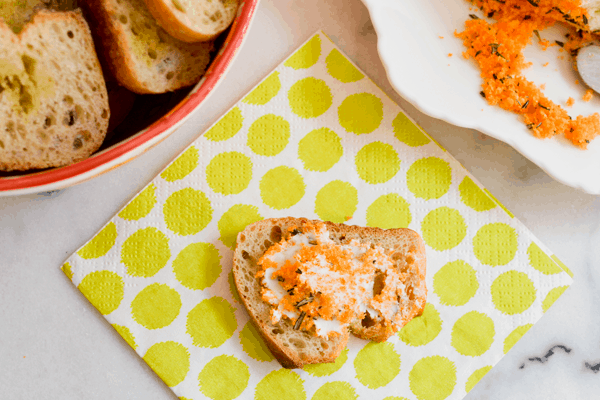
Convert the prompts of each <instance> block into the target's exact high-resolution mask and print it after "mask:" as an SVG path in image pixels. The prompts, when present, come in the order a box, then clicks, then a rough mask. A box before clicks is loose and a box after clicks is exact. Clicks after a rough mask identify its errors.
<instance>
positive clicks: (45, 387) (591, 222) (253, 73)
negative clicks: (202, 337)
mask: <svg viewBox="0 0 600 400" xmlns="http://www.w3.org/2000/svg"><path fill="white" fill-rule="evenodd" d="M318 29H323V30H324V32H325V33H327V34H328V35H329V36H330V37H331V38H332V40H333V41H334V42H335V43H336V44H337V45H339V46H340V47H341V48H342V49H343V50H344V51H345V53H346V54H347V55H348V56H349V57H350V58H352V59H353V60H354V61H355V62H356V63H357V64H358V65H359V66H360V67H361V68H362V69H363V70H365V71H366V72H367V74H368V75H369V76H370V77H371V78H372V79H373V80H374V81H375V82H376V83H377V84H378V85H379V86H380V87H381V88H382V89H383V90H384V91H385V92H386V93H388V94H389V95H390V96H391V97H392V98H393V99H394V100H395V101H397V102H398V103H399V104H400V105H401V106H402V107H403V108H404V109H405V110H406V111H407V113H408V114H409V115H410V116H411V117H413V118H414V119H415V120H416V121H417V122H418V123H419V124H420V125H421V126H422V127H423V128H424V129H425V130H426V131H427V132H429V133H430V134H431V135H432V136H433V137H434V138H435V139H436V140H437V141H439V142H440V143H441V144H442V145H443V146H444V147H445V148H446V149H447V150H448V151H449V152H450V153H451V154H453V155H454V156H455V157H456V158H457V159H458V161H460V162H461V163H462V164H463V165H464V166H465V167H466V168H467V169H468V170H469V171H471V173H473V175H475V176H476V177H477V178H478V179H479V180H480V181H481V182H482V183H483V184H484V185H485V186H486V187H487V188H488V189H489V190H490V191H491V192H492V193H493V194H494V195H495V196H496V197H497V198H498V199H499V200H500V201H501V202H503V203H504V204H505V205H506V206H507V207H508V208H509V209H510V210H511V211H512V212H513V213H514V214H515V215H516V216H517V217H518V218H519V219H521V221H523V223H524V224H525V225H526V226H527V227H528V228H529V229H530V230H531V231H533V233H534V234H535V235H536V236H537V237H538V238H539V239H540V240H541V241H542V242H543V243H544V244H546V245H547V246H548V247H549V248H550V249H551V250H552V251H553V252H554V253H555V254H556V255H557V256H558V257H559V258H560V259H561V260H562V261H563V262H564V263H565V264H567V265H568V266H569V268H570V269H571V270H572V271H573V272H574V273H575V282H574V284H573V285H572V287H571V289H570V290H568V291H567V292H566V293H565V294H564V295H563V297H561V299H560V301H559V302H557V304H555V305H554V306H553V307H552V309H551V310H550V311H549V312H548V313H547V314H546V315H545V316H544V317H543V318H542V319H541V320H540V321H539V322H538V323H537V324H536V325H535V326H534V327H533V328H532V329H531V330H530V332H529V333H528V334H527V335H526V336H525V337H524V338H523V340H521V341H520V342H518V344H517V345H515V346H514V347H513V349H512V350H511V351H510V352H509V354H508V355H507V356H505V357H504V358H503V359H502V360H501V361H500V362H499V363H498V364H497V365H496V367H495V368H494V369H493V370H492V371H491V372H490V373H488V374H487V375H486V376H485V378H484V379H483V380H482V381H481V382H480V383H479V385H477V386H476V387H475V389H473V390H472V391H471V392H470V393H469V395H468V396H467V397H466V399H470V400H474V399H528V400H533V399H584V398H585V399H592V398H599V397H600V394H598V393H600V390H599V389H600V374H598V371H600V335H598V332H600V312H598V311H599V310H598V308H599V306H600V290H598V289H600V271H597V270H596V268H598V270H600V232H599V228H600V197H595V196H591V195H587V194H584V193H582V192H579V191H577V190H575V189H572V188H569V187H567V186H564V185H562V184H560V183H558V182H555V181H553V180H552V178H550V177H549V176H548V175H546V174H545V173H544V172H543V171H542V170H540V169H539V168H538V167H537V166H535V165H534V164H533V163H531V162H530V161H528V160H527V159H525V158H524V157H523V156H521V155H520V154H519V153H518V152H517V151H515V150H514V149H512V148H511V147H509V146H508V145H506V144H504V143H502V142H499V141H497V140H495V139H492V138H489V137H487V136H484V135H482V134H480V133H478V132H476V131H473V130H468V129H462V128H457V127H454V126H451V125H449V124H447V123H445V122H442V121H439V120H435V119H433V118H430V117H428V116H426V115H424V114H422V113H420V112H419V111H417V110H416V109H415V108H414V107H413V106H411V105H410V104H409V103H408V102H406V101H404V100H403V99H402V98H401V97H400V96H398V95H397V94H396V93H395V92H394V91H393V89H392V88H391V86H390V84H389V83H388V81H387V78H386V75H385V71H384V68H383V66H382V64H381V62H380V61H379V58H378V56H377V49H376V44H377V36H376V33H375V31H374V29H373V26H372V24H371V22H370V20H369V15H368V12H367V10H366V8H365V7H364V6H363V5H362V3H361V2H360V1H359V0H326V1H319V0H305V1H302V2H300V1H293V0H262V3H261V4H260V6H259V8H258V11H257V15H256V20H255V21H254V24H253V26H252V27H251V28H250V31H249V34H248V38H247V41H246V43H245V45H244V47H243V48H242V49H241V50H240V54H239V56H238V58H237V60H236V61H235V62H234V64H233V66H232V68H231V70H230V72H229V74H228V75H227V77H226V78H225V80H224V81H223V82H222V83H221V85H220V87H219V88H218V90H217V91H216V92H215V93H214V94H213V96H212V97H211V99H210V101H209V102H207V103H206V104H204V105H202V106H201V107H200V108H199V109H197V110H196V111H195V112H194V114H193V116H192V117H191V118H190V120H189V121H187V123H186V124H185V125H184V126H183V127H181V128H180V129H179V130H178V131H177V132H176V133H175V134H173V135H172V136H171V137H169V138H168V139H167V140H165V141H164V142H162V143H160V144H159V145H158V146H156V147H155V148H153V149H152V150H150V151H148V152H147V153H145V154H143V155H142V156H141V157H139V158H137V159H136V160H134V161H132V162H130V163H128V164H126V165H124V166H122V167H120V168H118V169H116V170H113V171H111V172H109V173H107V174H105V175H103V176H100V177H98V178H95V179H94V180H92V181H89V182H86V183H83V184H81V185H79V186H76V187H72V188H69V189H65V190H62V191H60V192H58V193H53V194H50V195H30V196H22V197H14V198H0V302H1V304H2V306H1V307H0V388H1V390H2V394H1V395H0V397H1V398H6V399H32V398H36V399H115V400H117V399H174V398H175V396H174V395H173V393H172V392H171V391H170V390H169V388H168V387H167V386H166V385H165V384H164V383H163V382H162V381H161V380H160V379H159V378H158V377H157V376H156V375H155V374H154V373H153V372H152V371H151V370H150V368H149V367H148V366H147V365H146V364H145V363H144V362H143V361H142V359H141V358H139V357H138V356H137V354H136V353H135V352H134V351H133V350H131V348H129V346H128V345H127V344H126V343H125V341H123V340H122V339H121V337H120V336H118V334H117V333H116V332H115V331H114V330H113V329H112V328H111V327H110V326H109V325H108V324H107V323H106V321H105V319H104V318H103V317H102V316H101V315H100V314H99V313H98V312H97V311H96V310H95V309H94V308H93V307H92V306H91V305H90V304H89V303H88V302H86V301H84V300H83V298H82V296H81V294H80V293H79V292H78V291H77V289H76V288H75V287H74V286H73V285H72V284H71V282H69V280H68V279H66V278H65V276H64V275H63V273H62V272H61V271H60V270H59V268H58V267H59V266H60V265H61V264H62V262H63V261H64V260H65V259H66V258H67V257H68V256H69V255H70V254H71V253H73V252H74V251H75V250H77V249H78V248H79V247H80V246H82V245H83V244H84V243H85V242H86V241H87V240H89V239H90V238H91V237H92V236H93V234H94V233H95V232H96V231H97V230H98V229H99V228H100V227H101V226H102V225H103V224H104V223H105V222H106V221H107V220H108V219H110V218H111V216H112V215H113V214H115V213H116V212H117V211H118V210H119V209H120V208H121V207H122V206H123V205H124V204H125V203H126V202H127V201H128V200H129V199H130V198H131V197H133V195H134V194H135V193H136V192H138V191H139V190H140V189H141V188H142V187H143V186H144V185H146V183H147V182H149V181H150V180H151V179H152V178H153V177H154V176H155V175H156V174H157V173H158V172H159V171H160V170H161V169H162V168H163V167H164V165H165V164H166V163H168V162H169V161H170V160H171V159H172V158H173V157H174V156H175V155H176V154H177V153H179V152H180V151H181V150H182V149H184V148H185V147H186V146H187V145H188V144H189V143H190V142H191V141H192V140H193V139H194V138H195V137H196V136H197V135H198V134H200V133H201V132H203V131H204V130H205V129H206V128H207V127H208V126H209V125H210V124H212V123H213V122H214V121H215V120H216V119H217V118H218V117H219V116H220V115H221V114H222V113H223V112H224V111H226V110H227V109H228V108H229V107H231V106H232V105H233V104H234V103H235V102H236V101H237V100H239V99H240V98H241V97H242V96H243V95H244V93H246V92H247V91H248V90H249V89H250V88H251V87H252V86H254V85H255V84H256V83H257V82H258V81H260V80H261V79H262V77H263V76H265V75H266V74H267V73H268V72H269V71H270V70H271V69H272V68H274V67H275V66H276V65H278V64H279V63H280V62H281V60H282V59H284V58H285V56H286V55H287V54H288V53H290V52H291V51H292V50H293V49H295V48H296V47H297V46H298V45H300V44H301V43H302V42H304V41H305V40H306V39H307V38H308V37H309V36H310V35H311V34H312V33H314V32H315V31H316V30H318ZM399 395H402V394H401V393H399Z"/></svg>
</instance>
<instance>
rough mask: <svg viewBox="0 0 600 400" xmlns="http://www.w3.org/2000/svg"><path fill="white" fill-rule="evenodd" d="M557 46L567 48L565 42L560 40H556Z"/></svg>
mask: <svg viewBox="0 0 600 400" xmlns="http://www.w3.org/2000/svg"><path fill="white" fill-rule="evenodd" d="M554 42H555V43H556V44H557V45H559V46H560V47H565V44H564V43H563V42H561V41H560V40H555V41H554Z"/></svg>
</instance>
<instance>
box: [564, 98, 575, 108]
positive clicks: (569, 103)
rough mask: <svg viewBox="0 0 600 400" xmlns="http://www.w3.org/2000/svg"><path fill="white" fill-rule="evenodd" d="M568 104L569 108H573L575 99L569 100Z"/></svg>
mask: <svg viewBox="0 0 600 400" xmlns="http://www.w3.org/2000/svg"><path fill="white" fill-rule="evenodd" d="M566 104H567V107H573V104H575V99H574V98H572V97H569V98H568V99H567V103H566Z"/></svg>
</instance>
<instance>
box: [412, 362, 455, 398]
mask: <svg viewBox="0 0 600 400" xmlns="http://www.w3.org/2000/svg"><path fill="white" fill-rule="evenodd" d="M408 380H409V381H410V390H411V391H412V392H413V393H414V395H415V396H417V399H418V400H443V399H446V398H447V397H448V396H450V395H451V394H452V392H453V391H454V387H455V386H456V366H455V365H454V363H453V362H452V361H450V360H449V359H447V358H446V357H442V356H431V357H425V358H422V359H420V360H419V361H417V363H416V364H415V366H414V367H413V369H412V370H411V371H410V373H409V374H408Z"/></svg>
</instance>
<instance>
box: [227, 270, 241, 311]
mask: <svg viewBox="0 0 600 400" xmlns="http://www.w3.org/2000/svg"><path fill="white" fill-rule="evenodd" d="M228 281H229V291H230V292H231V297H233V300H235V301H237V302H238V303H241V302H242V300H241V299H240V294H239V293H238V291H237V288H236V287H235V279H233V271H230V272H229V277H228Z"/></svg>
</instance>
